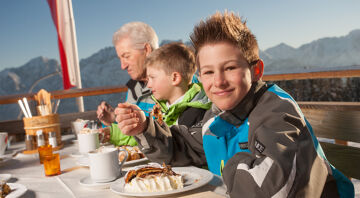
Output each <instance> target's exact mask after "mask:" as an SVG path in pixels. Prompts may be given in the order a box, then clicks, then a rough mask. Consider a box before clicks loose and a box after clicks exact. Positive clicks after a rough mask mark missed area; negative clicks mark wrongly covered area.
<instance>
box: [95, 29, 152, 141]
mask: <svg viewBox="0 0 360 198" xmlns="http://www.w3.org/2000/svg"><path fill="white" fill-rule="evenodd" d="M112 41H113V45H114V46H115V50H116V53H117V55H118V57H119V59H120V62H121V69H123V70H126V71H127V72H128V74H129V75H130V78H131V79H130V80H129V81H128V82H127V83H126V86H127V87H128V92H127V96H126V102H128V103H132V104H136V105H137V106H139V107H140V108H141V109H142V110H145V111H151V109H152V107H153V105H154V104H155V103H154V101H153V100H152V99H151V91H150V90H149V89H148V88H147V87H146V69H145V66H144V62H145V59H146V57H147V56H148V55H149V54H150V53H151V52H152V51H153V50H155V49H157V48H158V47H159V44H158V37H157V35H156V33H155V31H154V29H153V28H152V27H151V26H149V25H148V24H145V23H143V22H130V23H127V24H125V25H123V26H122V27H121V28H120V29H119V30H117V31H116V32H115V33H114V35H113V40H112ZM96 113H97V117H98V118H99V120H100V121H101V122H102V123H103V124H104V125H106V126H111V125H114V122H115V114H114V108H113V107H111V106H110V105H109V104H108V103H106V102H105V101H103V102H101V104H100V105H99V106H98V109H97V112H96ZM109 129H111V131H110V130H109ZM113 130H114V131H115V130H117V127H115V126H112V127H110V128H107V129H104V130H103V132H104V133H105V138H104V140H105V141H109V140H110V142H111V143H113V144H115V145H126V144H127V145H134V144H136V142H135V140H133V138H131V137H126V138H125V137H123V135H122V134H121V133H118V132H117V133H114V132H113Z"/></svg>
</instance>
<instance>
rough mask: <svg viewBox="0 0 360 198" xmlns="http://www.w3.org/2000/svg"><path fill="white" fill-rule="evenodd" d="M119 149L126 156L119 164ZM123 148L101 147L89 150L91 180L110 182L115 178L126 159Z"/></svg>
mask: <svg viewBox="0 0 360 198" xmlns="http://www.w3.org/2000/svg"><path fill="white" fill-rule="evenodd" d="M119 150H120V151H125V153H126V157H125V158H124V159H123V160H122V161H121V163H120V164H119ZM127 155H128V154H127V151H126V150H125V149H117V148H109V147H103V148H101V149H98V150H96V151H91V152H89V158H90V177H91V180H92V181H93V182H97V183H101V182H110V181H113V180H115V179H117V178H118V177H119V176H120V173H121V167H122V165H123V164H124V162H125V161H126V159H127Z"/></svg>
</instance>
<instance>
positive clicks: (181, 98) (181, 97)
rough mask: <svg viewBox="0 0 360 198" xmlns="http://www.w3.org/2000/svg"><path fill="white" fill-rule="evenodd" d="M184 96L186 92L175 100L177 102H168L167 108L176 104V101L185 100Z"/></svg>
mask: <svg viewBox="0 0 360 198" xmlns="http://www.w3.org/2000/svg"><path fill="white" fill-rule="evenodd" d="M184 96H185V94H184V95H182V96H180V97H179V98H178V99H176V100H175V102H174V103H172V104H171V105H170V104H169V102H166V106H167V108H170V107H171V106H172V105H174V104H176V103H179V102H181V101H182V100H183V98H184Z"/></svg>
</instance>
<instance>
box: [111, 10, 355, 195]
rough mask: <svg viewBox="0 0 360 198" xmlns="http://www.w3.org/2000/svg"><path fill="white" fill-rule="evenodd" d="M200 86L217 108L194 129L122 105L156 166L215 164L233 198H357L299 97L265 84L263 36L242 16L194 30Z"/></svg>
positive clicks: (122, 116)
mask: <svg viewBox="0 0 360 198" xmlns="http://www.w3.org/2000/svg"><path fill="white" fill-rule="evenodd" d="M190 38H191V41H192V43H193V45H194V48H195V54H196V58H197V65H198V69H199V74H200V75H199V76H200V81H201V82H202V84H203V87H204V90H205V92H206V95H207V96H208V97H209V99H210V100H211V101H212V102H213V106H212V108H211V109H210V110H208V111H207V112H206V113H205V115H204V118H203V120H202V121H201V122H199V123H197V124H195V125H194V126H192V127H190V128H189V127H185V126H183V125H173V126H171V127H168V126H161V125H159V124H158V123H157V122H156V121H154V120H153V119H152V117H145V115H144V114H143V113H142V112H139V111H134V110H133V109H136V108H137V107H136V106H134V105H130V104H122V105H119V106H118V108H117V109H116V120H117V121H118V122H119V126H120V128H121V129H122V131H123V132H124V133H125V134H128V135H135V136H134V137H135V139H136V141H137V142H138V143H139V147H140V148H141V149H142V150H143V152H144V154H145V155H146V156H147V157H148V158H149V159H150V160H152V161H156V162H163V161H165V163H167V164H171V165H173V166H186V165H196V166H203V165H206V164H207V165H208V167H209V170H210V171H211V172H212V173H214V174H218V175H222V177H223V179H224V182H225V184H226V186H227V190H228V193H229V195H230V197H354V187H353V185H352V183H351V181H350V180H349V179H348V178H346V177H345V176H344V175H343V174H342V173H341V172H339V171H338V170H337V169H336V168H335V167H334V166H332V165H331V164H330V163H329V162H328V161H327V159H326V157H325V155H324V153H323V151H322V149H321V146H320V144H319V143H318V141H317V139H316V137H315V136H314V133H313V131H312V127H311V126H310V124H309V123H308V122H307V120H306V119H305V117H304V115H303V114H302V112H301V110H300V108H299V106H298V105H297V103H296V102H295V101H294V100H293V98H292V97H291V96H290V95H289V94H288V93H286V92H285V91H284V90H282V89H281V88H280V87H278V86H277V85H271V84H267V83H265V82H263V81H262V80H261V78H262V75H263V71H264V63H263V61H262V60H261V59H260V58H259V48H258V45H257V41H256V38H255V36H254V35H253V34H252V33H251V31H250V30H249V29H248V28H247V26H246V24H245V22H244V21H242V19H241V18H240V17H239V16H237V15H235V14H234V13H229V12H225V13H224V14H221V13H216V14H214V15H212V16H211V17H209V18H208V19H207V20H206V21H201V22H200V23H199V24H198V25H196V26H195V27H194V31H193V33H192V35H191V36H190Z"/></svg>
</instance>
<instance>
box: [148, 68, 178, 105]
mask: <svg viewBox="0 0 360 198" xmlns="http://www.w3.org/2000/svg"><path fill="white" fill-rule="evenodd" d="M146 76H147V79H148V82H147V87H148V88H150V89H151V91H152V94H153V95H154V97H155V98H156V99H157V100H170V98H171V95H172V90H173V88H174V87H173V86H172V81H171V76H170V75H168V74H166V73H165V71H164V70H163V69H159V68H156V67H147V69H146Z"/></svg>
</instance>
